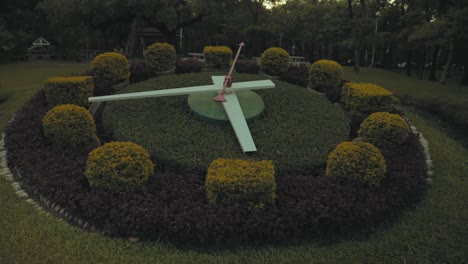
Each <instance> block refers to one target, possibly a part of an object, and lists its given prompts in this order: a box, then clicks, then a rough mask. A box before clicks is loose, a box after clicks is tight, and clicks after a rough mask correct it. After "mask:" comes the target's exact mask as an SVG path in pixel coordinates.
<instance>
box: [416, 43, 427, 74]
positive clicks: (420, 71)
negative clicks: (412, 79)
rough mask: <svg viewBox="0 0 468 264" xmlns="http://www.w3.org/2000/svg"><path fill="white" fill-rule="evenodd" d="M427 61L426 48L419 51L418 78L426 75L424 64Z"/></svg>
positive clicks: (417, 62)
mask: <svg viewBox="0 0 468 264" xmlns="http://www.w3.org/2000/svg"><path fill="white" fill-rule="evenodd" d="M425 62H426V48H423V49H420V50H419V51H418V57H417V60H416V78H417V79H418V80H422V79H423V77H424V64H425Z"/></svg>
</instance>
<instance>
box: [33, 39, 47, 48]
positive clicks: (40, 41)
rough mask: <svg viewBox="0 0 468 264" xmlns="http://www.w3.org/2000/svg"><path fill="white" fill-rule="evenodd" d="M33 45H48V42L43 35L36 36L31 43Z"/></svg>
mask: <svg viewBox="0 0 468 264" xmlns="http://www.w3.org/2000/svg"><path fill="white" fill-rule="evenodd" d="M32 45H33V46H50V42H49V41H47V40H46V39H45V38H43V37H39V38H37V39H36V40H35V41H34V42H33V43H32Z"/></svg>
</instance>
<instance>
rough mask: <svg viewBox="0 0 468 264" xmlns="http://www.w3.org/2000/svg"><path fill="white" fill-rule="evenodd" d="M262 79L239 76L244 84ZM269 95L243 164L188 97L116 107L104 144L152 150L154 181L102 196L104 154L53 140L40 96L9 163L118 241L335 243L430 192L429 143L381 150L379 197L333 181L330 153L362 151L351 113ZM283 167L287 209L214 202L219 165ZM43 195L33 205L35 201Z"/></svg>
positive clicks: (279, 201) (111, 108)
mask: <svg viewBox="0 0 468 264" xmlns="http://www.w3.org/2000/svg"><path fill="white" fill-rule="evenodd" d="M211 75H212V74H209V73H205V74H187V75H177V76H174V75H172V76H163V77H160V78H157V79H152V80H149V81H146V82H143V83H139V84H135V85H132V86H130V87H128V88H127V89H125V90H123V91H121V93H128V92H137V91H147V90H155V89H167V88H175V87H186V86H195V85H205V84H209V83H210V82H211V81H210V76H211ZM255 79H262V77H260V76H257V75H242V74H238V75H236V76H235V81H236V82H238V81H246V80H255ZM275 84H276V88H275V89H271V90H265V91H258V92H257V93H258V94H259V95H260V96H261V97H262V99H263V101H264V103H265V109H264V113H263V115H262V116H260V117H258V118H256V119H254V120H252V121H250V122H249V127H250V130H251V133H252V136H253V138H254V141H255V143H256V145H257V149H258V151H257V152H255V153H249V154H243V153H242V151H241V149H240V147H239V144H238V142H237V139H236V137H235V135H234V132H233V131H232V128H231V126H230V125H229V123H227V124H217V123H210V122H206V121H204V120H203V119H201V118H199V117H198V116H197V115H196V114H194V113H193V112H192V111H191V110H190V108H189V107H188V105H187V96H178V97H165V98H152V99H142V100H129V101H119V102H112V103H107V105H106V106H105V108H104V110H103V112H102V114H101V118H98V124H97V125H98V128H100V129H99V130H100V137H101V140H104V141H132V142H134V143H137V144H139V145H141V146H143V147H144V148H145V149H147V150H148V151H149V152H150V154H151V158H152V160H153V162H154V163H155V165H156V166H155V171H154V175H153V176H152V177H150V179H149V181H148V182H147V184H145V185H144V186H143V187H141V188H139V189H136V190H134V191H128V192H115V191H111V190H104V189H99V188H91V187H90V186H89V183H88V181H87V179H86V177H85V175H84V171H85V168H86V161H87V158H88V153H89V152H90V151H91V150H92V149H93V148H94V147H88V148H76V149H68V148H62V147H60V146H57V145H55V144H53V143H52V142H51V141H49V140H48V139H46V138H45V137H44V133H43V128H42V118H43V117H44V115H45V114H46V112H47V111H48V110H49V107H48V106H47V104H46V103H45V97H44V95H43V93H41V92H40V93H38V94H37V95H35V96H34V97H33V98H31V100H30V101H29V102H28V103H26V104H25V106H24V107H23V108H22V109H21V110H20V111H19V112H18V113H17V114H16V116H15V118H14V120H13V121H12V122H11V123H10V125H9V126H8V128H7V129H6V138H5V142H6V147H7V149H8V161H9V165H10V168H11V169H12V171H16V172H17V176H18V177H20V178H21V181H22V183H23V187H24V189H25V190H26V191H28V193H30V194H31V195H33V194H34V195H36V196H38V195H43V196H45V197H46V198H47V199H48V200H52V201H54V202H55V203H56V204H58V205H60V207H61V208H64V209H65V210H66V211H67V212H69V213H70V214H72V215H74V216H77V217H79V218H81V219H84V220H85V221H87V222H88V223H89V224H90V225H92V226H95V227H97V229H98V230H101V231H103V232H105V233H107V234H110V235H114V236H124V237H129V236H131V237H140V238H142V239H151V240H154V239H163V240H167V241H171V242H174V243H188V244H192V245H193V244H216V243H221V244H227V243H244V242H248V243H263V242H266V241H268V242H269V243H272V242H285V241H289V242H290V241H292V240H294V239H314V238H320V239H329V238H330V237H337V236H338V237H343V236H345V235H348V234H355V233H356V232H357V233H363V232H364V233H365V231H367V230H370V229H369V228H372V227H375V226H376V225H379V224H381V223H382V222H385V221H386V220H388V219H394V216H395V215H397V214H398V213H399V212H400V211H401V209H402V208H404V207H407V206H408V205H411V204H412V203H414V202H415V201H417V199H418V198H419V197H420V195H421V193H422V192H423V190H424V187H425V184H424V182H425V181H424V179H425V176H426V170H425V158H424V154H423V151H422V149H421V146H420V144H419V142H418V138H417V136H416V135H414V134H410V136H409V137H408V139H407V140H406V141H405V142H404V144H402V145H399V146H392V145H390V146H386V147H380V148H379V149H380V151H381V152H382V154H383V156H384V158H385V161H386V164H387V173H386V175H385V178H384V179H383V180H382V181H381V183H380V185H379V186H377V187H370V186H368V185H365V184H362V183H358V182H355V181H350V180H343V179H339V178H335V177H331V176H325V166H326V160H327V156H328V154H329V153H330V152H331V151H332V150H333V149H334V148H335V147H336V145H337V144H339V143H340V142H342V141H347V140H350V138H349V136H348V135H350V134H354V133H353V131H349V122H348V121H347V119H346V116H345V113H343V112H342V111H341V110H340V109H339V108H337V107H336V106H334V105H333V104H332V103H330V102H329V101H328V100H327V99H326V98H325V97H323V96H320V95H317V94H315V93H311V92H309V91H307V90H305V89H303V88H300V87H298V86H295V85H291V84H287V83H284V82H280V81H275ZM217 158H235V159H253V160H272V161H273V164H274V166H275V169H276V175H275V179H276V185H277V189H276V196H277V197H276V202H275V204H274V205H270V206H265V207H263V208H253V209H252V208H251V209H245V208H239V207H229V206H215V205H211V204H210V203H209V202H208V199H207V196H206V192H205V176H206V172H207V168H208V166H209V164H210V162H212V161H213V160H214V159H217ZM34 195H33V197H34Z"/></svg>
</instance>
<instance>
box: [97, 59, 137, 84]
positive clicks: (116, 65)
mask: <svg viewBox="0 0 468 264" xmlns="http://www.w3.org/2000/svg"><path fill="white" fill-rule="evenodd" d="M91 67H92V68H93V73H94V76H95V77H98V78H100V79H106V80H110V81H113V82H120V81H123V80H125V79H128V78H129V77H130V70H129V69H130V64H128V60H127V58H126V57H125V56H124V55H122V54H120V53H118V52H106V53H102V54H100V55H98V56H96V57H95V58H94V59H93V61H92V62H91Z"/></svg>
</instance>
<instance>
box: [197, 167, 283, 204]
mask: <svg viewBox="0 0 468 264" xmlns="http://www.w3.org/2000/svg"><path fill="white" fill-rule="evenodd" d="M205 187H206V193H207V196H208V201H209V202H210V203H211V204H216V205H222V206H236V207H244V208H254V207H259V208H261V207H264V206H265V205H269V204H273V203H274V201H275V198H276V182H275V167H274V166H273V163H272V162H271V161H265V160H264V161H250V160H237V159H216V160H214V161H213V162H211V164H210V167H209V168H208V174H207V176H206V181H205Z"/></svg>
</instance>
